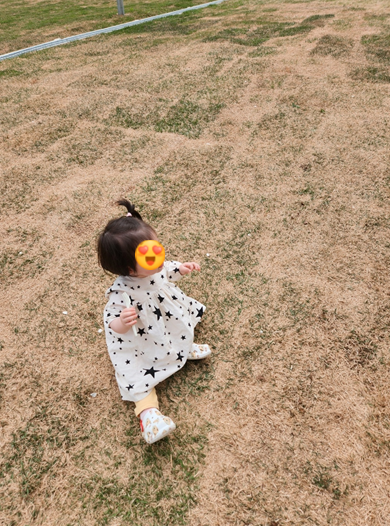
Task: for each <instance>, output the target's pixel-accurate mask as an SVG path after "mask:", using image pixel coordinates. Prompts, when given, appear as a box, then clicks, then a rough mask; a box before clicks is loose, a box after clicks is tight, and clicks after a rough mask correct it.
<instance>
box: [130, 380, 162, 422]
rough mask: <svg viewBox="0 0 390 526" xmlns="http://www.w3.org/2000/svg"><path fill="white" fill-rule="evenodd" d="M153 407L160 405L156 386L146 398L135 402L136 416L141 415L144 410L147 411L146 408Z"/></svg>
mask: <svg viewBox="0 0 390 526" xmlns="http://www.w3.org/2000/svg"><path fill="white" fill-rule="evenodd" d="M151 407H155V408H156V409H158V407H159V406H158V398H157V393H156V389H155V388H154V387H153V389H152V390H151V392H150V393H149V394H148V395H147V396H146V397H145V398H143V399H142V400H140V401H139V402H135V409H134V411H135V416H139V415H140V414H141V413H142V411H145V409H150V408H151Z"/></svg>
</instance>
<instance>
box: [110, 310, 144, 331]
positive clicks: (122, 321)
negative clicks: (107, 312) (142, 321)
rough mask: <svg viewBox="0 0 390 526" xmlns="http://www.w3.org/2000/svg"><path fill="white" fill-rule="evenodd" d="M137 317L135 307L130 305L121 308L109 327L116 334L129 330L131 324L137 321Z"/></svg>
mask: <svg viewBox="0 0 390 526" xmlns="http://www.w3.org/2000/svg"><path fill="white" fill-rule="evenodd" d="M137 319H138V314H137V313H136V311H135V308H134V307H130V308H129V309H123V310H122V312H121V313H120V316H119V318H115V319H114V320H112V322H111V323H110V324H109V327H110V329H112V330H113V331H115V332H117V333H118V334H125V333H126V332H127V331H129V330H130V327H131V326H132V325H135V324H136V323H137Z"/></svg>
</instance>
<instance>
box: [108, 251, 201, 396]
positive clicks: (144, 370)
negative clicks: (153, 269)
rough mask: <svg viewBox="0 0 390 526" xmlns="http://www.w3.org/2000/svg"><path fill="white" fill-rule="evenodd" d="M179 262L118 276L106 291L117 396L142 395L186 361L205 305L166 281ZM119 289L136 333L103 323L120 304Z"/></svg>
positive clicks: (176, 277) (116, 312)
mask: <svg viewBox="0 0 390 526" xmlns="http://www.w3.org/2000/svg"><path fill="white" fill-rule="evenodd" d="M179 266H180V263H178V262H177V261H166V262H165V263H164V267H163V269H162V270H161V272H158V273H157V274H154V275H152V276H148V277H146V278H134V277H129V276H119V277H118V278H117V279H116V280H115V282H114V284H113V285H112V287H110V288H109V289H108V290H107V292H106V298H107V299H108V302H107V305H106V307H105V309H104V328H105V332H106V341H107V347H108V352H109V355H110V358H111V361H112V364H113V366H114V369H115V376H116V380H117V382H118V386H119V390H120V393H121V395H122V399H123V400H129V401H132V402H138V401H140V400H142V399H143V398H145V397H146V396H148V394H149V393H150V392H151V390H152V389H153V387H154V386H156V385H157V384H158V383H160V382H161V381H163V380H165V378H168V376H171V374H174V373H175V372H176V371H178V370H180V369H181V368H182V367H183V366H184V364H185V363H186V361H187V357H188V354H189V352H190V351H191V348H192V343H193V339H194V327H195V325H196V324H197V323H198V322H199V321H200V319H201V318H202V315H203V313H204V311H205V310H206V307H205V306H204V305H202V304H201V303H199V302H198V301H196V300H194V299H193V298H189V297H188V296H186V295H185V294H184V292H183V291H182V290H180V288H179V287H178V286H177V285H175V284H174V283H170V282H171V281H172V282H174V281H178V280H179V279H180V278H181V277H182V276H181V274H180V272H179ZM123 292H127V294H128V295H129V297H130V302H131V304H132V307H134V308H135V310H136V312H137V314H138V321H137V324H136V325H135V328H136V332H137V336H135V335H134V331H133V329H132V327H130V330H129V331H127V332H126V333H125V334H118V333H117V332H115V331H113V330H112V329H111V328H110V327H109V324H110V322H111V321H112V320H113V318H115V317H119V315H120V313H121V311H122V310H123V309H124V308H125V303H124V300H123V297H122V293H123Z"/></svg>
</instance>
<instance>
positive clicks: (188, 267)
mask: <svg viewBox="0 0 390 526" xmlns="http://www.w3.org/2000/svg"><path fill="white" fill-rule="evenodd" d="M193 270H200V266H199V265H198V263H194V262H190V263H183V264H182V265H180V267H179V272H180V274H181V275H182V276H185V275H186V274H189V273H190V272H192V271H193Z"/></svg>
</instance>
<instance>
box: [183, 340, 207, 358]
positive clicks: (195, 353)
mask: <svg viewBox="0 0 390 526" xmlns="http://www.w3.org/2000/svg"><path fill="white" fill-rule="evenodd" d="M210 354H211V349H210V347H209V346H208V345H198V344H196V343H193V344H192V350H191V352H190V353H189V355H188V358H187V360H203V358H206V356H210Z"/></svg>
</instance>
